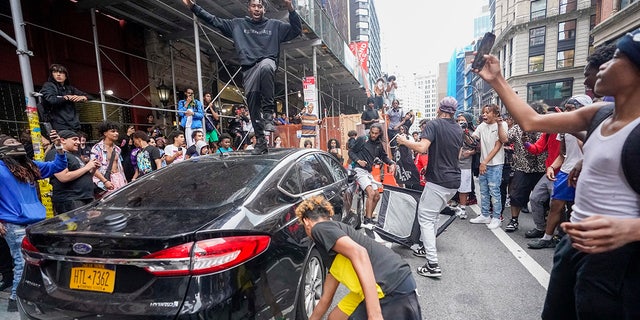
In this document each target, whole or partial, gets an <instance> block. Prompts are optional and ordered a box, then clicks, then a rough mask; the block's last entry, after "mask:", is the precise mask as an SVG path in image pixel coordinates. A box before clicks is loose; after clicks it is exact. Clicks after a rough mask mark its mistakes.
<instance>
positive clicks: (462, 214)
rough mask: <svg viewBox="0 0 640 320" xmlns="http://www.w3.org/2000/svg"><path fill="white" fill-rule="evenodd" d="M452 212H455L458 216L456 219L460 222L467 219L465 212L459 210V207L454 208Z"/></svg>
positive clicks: (461, 209)
mask: <svg viewBox="0 0 640 320" xmlns="http://www.w3.org/2000/svg"><path fill="white" fill-rule="evenodd" d="M453 211H455V212H456V216H458V218H460V219H462V220H464V219H466V218H467V210H465V209H463V208H461V207H460V206H458V207H456V208H454V209H453Z"/></svg>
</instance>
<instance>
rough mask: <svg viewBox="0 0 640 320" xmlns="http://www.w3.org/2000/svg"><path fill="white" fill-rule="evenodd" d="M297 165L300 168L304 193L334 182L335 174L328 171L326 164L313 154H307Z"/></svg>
mask: <svg viewBox="0 0 640 320" xmlns="http://www.w3.org/2000/svg"><path fill="white" fill-rule="evenodd" d="M296 166H297V167H299V168H300V180H301V181H302V192H303V193H304V192H308V191H313V190H316V189H320V188H322V187H324V186H326V185H329V184H331V183H333V176H332V175H331V174H329V173H328V172H327V170H326V169H325V166H324V165H323V164H322V163H321V162H320V161H319V160H318V158H316V157H315V156H314V155H312V154H311V155H308V156H305V157H304V158H303V159H302V160H301V161H299V162H298V163H297V164H296Z"/></svg>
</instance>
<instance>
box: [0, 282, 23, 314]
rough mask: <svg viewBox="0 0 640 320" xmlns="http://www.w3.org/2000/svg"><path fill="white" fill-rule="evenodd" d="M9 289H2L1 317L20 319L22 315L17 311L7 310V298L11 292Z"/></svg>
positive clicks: (0, 300)
mask: <svg viewBox="0 0 640 320" xmlns="http://www.w3.org/2000/svg"><path fill="white" fill-rule="evenodd" d="M9 290H10V289H7V291H0V319H2V320H20V315H19V314H18V313H17V312H7V300H9V295H10V293H9V292H8V291H9Z"/></svg>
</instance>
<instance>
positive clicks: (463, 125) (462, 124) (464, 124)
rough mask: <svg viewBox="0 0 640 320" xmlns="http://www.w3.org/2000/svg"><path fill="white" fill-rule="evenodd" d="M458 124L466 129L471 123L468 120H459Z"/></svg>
mask: <svg viewBox="0 0 640 320" xmlns="http://www.w3.org/2000/svg"><path fill="white" fill-rule="evenodd" d="M458 124H459V125H460V128H462V129H466V128H468V127H469V125H468V124H467V123H466V122H458Z"/></svg>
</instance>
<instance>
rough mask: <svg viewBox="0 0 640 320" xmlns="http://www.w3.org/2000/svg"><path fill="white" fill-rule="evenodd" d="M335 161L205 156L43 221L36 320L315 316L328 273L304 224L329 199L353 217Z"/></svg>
mask: <svg viewBox="0 0 640 320" xmlns="http://www.w3.org/2000/svg"><path fill="white" fill-rule="evenodd" d="M347 180H348V177H347V172H346V171H345V170H344V168H343V167H342V166H341V165H340V163H338V162H337V161H336V160H335V159H334V158H333V157H332V156H331V155H330V154H328V153H325V152H322V151H319V150H311V149H274V150H272V151H270V152H269V154H267V155H263V156H252V155H249V154H246V153H232V154H230V155H228V156H223V157H221V156H204V157H199V158H195V159H192V160H188V161H184V162H181V163H177V164H173V165H170V166H168V167H166V168H163V169H160V170H158V171H155V172H153V173H151V174H148V175H145V176H144V177H143V178H141V179H139V180H138V181H136V182H135V183H132V184H130V185H128V186H126V187H125V188H123V189H121V190H118V191H117V192H114V193H113V194H111V195H108V196H107V197H105V198H103V199H102V200H100V201H96V202H94V203H92V204H90V205H88V206H85V207H82V208H79V209H77V210H74V211H71V212H68V213H66V214H62V215H59V216H56V217H54V218H52V219H48V220H45V221H43V222H40V223H37V224H34V225H32V226H31V227H30V228H28V229H27V234H26V237H25V238H24V241H23V245H22V248H23V253H24V256H25V260H26V263H25V270H24V275H23V277H22V281H21V283H20V286H19V288H18V298H19V299H18V307H19V311H20V312H21V315H22V317H23V318H26V319H307V317H308V316H309V315H310V314H311V311H312V310H313V307H314V306H315V304H316V303H317V301H318V300H319V298H320V295H321V291H322V283H323V281H324V277H325V266H324V265H323V261H322V259H321V258H320V256H319V254H318V252H317V251H316V250H315V249H314V248H313V246H312V242H311V241H310V240H309V239H308V238H307V237H306V235H305V232H304V228H303V227H302V226H301V225H299V224H298V223H297V221H296V217H295V213H294V211H295V208H296V206H297V205H298V204H299V203H300V202H301V201H302V200H303V199H304V198H306V197H308V196H312V195H317V194H323V195H324V196H325V197H326V198H327V199H330V201H331V202H332V203H333V205H334V206H335V211H336V212H337V213H340V212H342V208H343V201H344V200H343V199H342V197H343V195H344V194H345V193H346V192H345V190H346V189H347V184H348V181H347Z"/></svg>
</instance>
